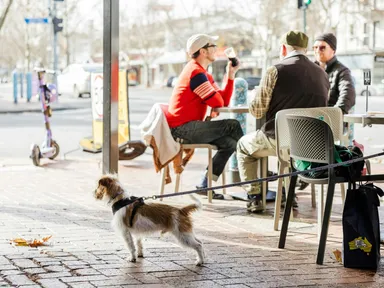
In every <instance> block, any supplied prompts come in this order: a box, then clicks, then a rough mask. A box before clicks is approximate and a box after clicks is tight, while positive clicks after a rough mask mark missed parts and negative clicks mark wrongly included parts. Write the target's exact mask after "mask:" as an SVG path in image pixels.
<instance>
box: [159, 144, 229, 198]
mask: <svg viewBox="0 0 384 288" xmlns="http://www.w3.org/2000/svg"><path fill="white" fill-rule="evenodd" d="M180 149H182V150H187V149H208V171H207V172H208V173H207V179H208V183H207V187H208V188H210V187H212V150H218V149H217V147H216V146H215V145H211V144H181V145H180ZM167 169H169V168H168V165H167V166H165V167H164V168H163V169H161V178H160V191H159V193H160V195H163V194H164V186H165V177H166V175H167ZM180 180H181V174H180V173H178V174H176V182H175V190H174V191H175V193H177V192H179V191H180V190H179V189H180ZM221 180H222V183H223V185H225V184H226V177H225V170H224V171H223V173H222V174H221ZM223 194H226V189H225V188H223ZM212 198H213V192H212V190H209V191H208V202H209V203H212ZM162 200H163V198H160V201H162Z"/></svg>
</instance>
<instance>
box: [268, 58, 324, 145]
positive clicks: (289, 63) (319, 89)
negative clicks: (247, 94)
mask: <svg viewBox="0 0 384 288" xmlns="http://www.w3.org/2000/svg"><path fill="white" fill-rule="evenodd" d="M275 67H276V69H277V81H276V84H275V87H274V89H273V92H272V98H271V102H270V104H269V109H268V112H267V115H266V119H265V120H266V123H265V124H264V126H263V127H262V128H261V130H262V131H263V132H264V134H265V135H267V136H268V137H270V138H273V139H275V116H276V113H277V112H279V111H280V110H283V109H290V108H312V107H326V106H327V101H328V91H329V81H328V77H327V74H326V73H325V72H324V69H322V68H321V67H319V66H318V65H316V64H315V63H313V62H312V61H310V60H309V59H308V58H307V57H306V56H305V55H302V54H293V55H290V56H288V57H286V58H284V59H283V60H282V61H281V62H280V63H278V64H276V65H275Z"/></svg>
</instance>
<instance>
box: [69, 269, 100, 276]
mask: <svg viewBox="0 0 384 288" xmlns="http://www.w3.org/2000/svg"><path fill="white" fill-rule="evenodd" d="M75 272H76V274H78V275H95V274H100V272H99V271H97V270H96V269H93V268H86V269H77V270H75Z"/></svg>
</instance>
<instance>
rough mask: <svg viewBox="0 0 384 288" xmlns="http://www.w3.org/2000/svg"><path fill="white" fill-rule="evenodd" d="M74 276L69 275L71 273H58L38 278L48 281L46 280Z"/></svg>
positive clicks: (45, 274)
mask: <svg viewBox="0 0 384 288" xmlns="http://www.w3.org/2000/svg"><path fill="white" fill-rule="evenodd" d="M71 275H72V274H71V273H69V272H56V273H53V272H51V273H41V274H39V275H38V276H39V277H40V278H41V279H46V278H61V277H69V276H71Z"/></svg>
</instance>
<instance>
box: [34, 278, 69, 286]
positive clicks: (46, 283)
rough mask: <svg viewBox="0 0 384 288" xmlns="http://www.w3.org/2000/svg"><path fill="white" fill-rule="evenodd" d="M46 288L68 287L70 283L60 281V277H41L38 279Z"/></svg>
mask: <svg viewBox="0 0 384 288" xmlns="http://www.w3.org/2000/svg"><path fill="white" fill-rule="evenodd" d="M37 282H39V283H40V284H41V286H42V287H44V288H65V287H68V285H66V284H64V283H63V282H61V281H59V280H58V279H39V280H37Z"/></svg>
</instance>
